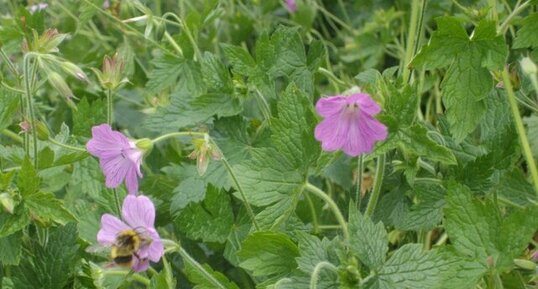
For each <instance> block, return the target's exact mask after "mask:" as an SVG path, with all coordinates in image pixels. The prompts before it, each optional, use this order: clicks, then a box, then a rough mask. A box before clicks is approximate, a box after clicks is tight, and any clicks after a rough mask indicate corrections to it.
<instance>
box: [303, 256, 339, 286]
mask: <svg viewBox="0 0 538 289" xmlns="http://www.w3.org/2000/svg"><path fill="white" fill-rule="evenodd" d="M323 268H327V269H329V270H331V271H333V272H334V273H338V269H337V268H336V266H334V265H333V264H331V263H329V262H327V261H321V262H319V263H317V264H316V267H314V271H312V276H310V287H309V288H310V289H317V288H318V279H319V273H320V272H321V270H322V269H323Z"/></svg>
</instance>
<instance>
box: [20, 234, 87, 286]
mask: <svg viewBox="0 0 538 289" xmlns="http://www.w3.org/2000/svg"><path fill="white" fill-rule="evenodd" d="M77 235H78V234H77V229H76V225H75V224H68V225H66V226H64V227H58V228H53V229H49V236H48V241H47V243H46V244H45V245H42V244H40V243H39V242H38V241H37V239H34V240H32V241H31V243H30V244H29V245H28V249H30V250H31V252H32V254H29V255H27V256H26V257H25V258H23V259H21V262H20V265H19V266H16V267H12V270H11V273H12V280H13V283H14V284H15V288H27V289H33V288H35V289H41V288H64V287H65V286H66V285H67V283H68V282H69V279H71V278H72V277H73V275H74V273H75V267H76V266H75V265H76V264H77V261H78V260H79V258H80V257H78V256H77V251H78V245H77Z"/></svg>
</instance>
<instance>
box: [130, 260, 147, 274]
mask: <svg viewBox="0 0 538 289" xmlns="http://www.w3.org/2000/svg"><path fill="white" fill-rule="evenodd" d="M148 267H149V260H148V259H143V260H139V259H138V258H136V257H135V258H133V265H132V267H131V268H132V269H133V271H135V272H143V271H146V270H147V269H148Z"/></svg>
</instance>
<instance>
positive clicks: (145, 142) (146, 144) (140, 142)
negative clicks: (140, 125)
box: [135, 138, 153, 154]
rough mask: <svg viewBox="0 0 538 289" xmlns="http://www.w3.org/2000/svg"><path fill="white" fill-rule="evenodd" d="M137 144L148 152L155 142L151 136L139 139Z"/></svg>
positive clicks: (145, 152)
mask: <svg viewBox="0 0 538 289" xmlns="http://www.w3.org/2000/svg"><path fill="white" fill-rule="evenodd" d="M135 144H136V147H137V148H139V149H140V150H141V151H143V152H144V154H148V153H149V152H150V151H151V150H152V149H153V142H152V141H151V140H150V139H149V138H142V139H139V140H137V141H136V143H135Z"/></svg>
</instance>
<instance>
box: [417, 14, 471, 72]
mask: <svg viewBox="0 0 538 289" xmlns="http://www.w3.org/2000/svg"><path fill="white" fill-rule="evenodd" d="M436 22H437V30H436V31H435V32H433V33H432V36H431V39H430V42H429V43H428V45H427V46H424V47H423V48H422V49H421V50H420V52H419V53H418V54H417V55H416V56H415V58H414V59H413V61H412V62H411V64H412V65H413V66H418V67H422V66H426V67H427V68H429V69H435V68H441V67H445V66H448V65H450V64H451V63H452V61H453V59H454V57H455V56H456V55H458V54H459V53H460V52H461V51H462V50H463V49H465V47H466V46H467V44H468V42H469V36H468V35H467V32H466V31H465V28H464V27H463V25H462V21H461V20H460V19H459V18H456V17H452V16H448V17H438V18H436Z"/></svg>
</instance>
